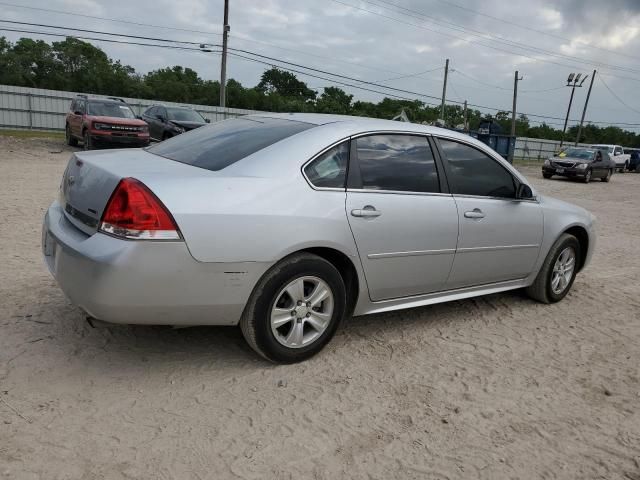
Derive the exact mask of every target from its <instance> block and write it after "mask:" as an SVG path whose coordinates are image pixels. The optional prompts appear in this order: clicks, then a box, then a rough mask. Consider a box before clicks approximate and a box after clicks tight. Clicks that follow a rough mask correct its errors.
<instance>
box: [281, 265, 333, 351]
mask: <svg viewBox="0 0 640 480" xmlns="http://www.w3.org/2000/svg"><path fill="white" fill-rule="evenodd" d="M333 307H334V298H333V293H332V291H331V288H330V287H329V285H328V284H327V283H326V282H325V281H324V280H322V279H320V278H318V277H313V276H306V277H299V278H296V279H295V280H293V281H292V282H290V283H289V284H287V285H286V286H285V287H284V288H283V289H282V290H280V292H279V293H278V295H277V296H276V299H275V302H274V303H273V307H272V309H271V320H270V321H271V332H272V333H273V335H274V337H275V338H276V340H277V341H278V343H280V344H281V345H284V346H285V347H288V348H301V347H306V346H308V345H310V344H312V343H313V342H315V341H316V340H317V339H318V338H320V336H321V335H322V334H323V333H324V331H325V330H326V329H327V327H328V326H329V324H330V323H331V318H332V316H333Z"/></svg>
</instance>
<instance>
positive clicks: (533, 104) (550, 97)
mask: <svg viewBox="0 0 640 480" xmlns="http://www.w3.org/2000/svg"><path fill="white" fill-rule="evenodd" d="M0 6H1V7H2V13H1V14H0V18H1V19H4V20H18V21H24V22H33V23H42V24H48V25H57V26H65V27H75V28H84V29H91V30H100V31H107V32H116V33H121V34H129V35H140V36H149V37H161V38H166V39H174V40H182V41H194V42H205V43H210V44H218V43H220V41H221V35H220V33H221V31H222V16H223V0H179V1H176V0H155V1H151V0H137V1H124V0H110V1H108V2H107V1H100V0H28V1H27V0H9V1H8V2H4V1H0ZM24 7H29V8H24ZM43 9H44V10H43ZM52 10H56V11H62V12H69V13H74V14H81V15H85V16H78V15H68V14H62V13H57V12H54V11H52ZM90 17H102V18H90ZM106 19H116V20H126V21H127V22H135V23H140V24H149V25H154V26H153V27H152V26H146V25H134V24H132V23H123V22H119V21H111V20H106ZM229 23H230V25H231V35H230V44H229V45H230V47H233V48H236V49H244V50H248V51H252V52H255V53H259V54H261V55H266V56H270V57H274V58H278V59H282V60H286V61H288V62H293V63H297V64H301V65H305V66H309V67H313V68H317V69H321V70H325V71H329V72H333V73H339V74H341V75H345V76H349V77H353V78H357V79H361V80H365V81H369V82H376V83H382V84H385V85H388V86H392V87H394V88H398V89H402V90H408V91H412V92H416V93H420V94H424V95H429V96H433V97H439V96H440V95H441V93H442V76H443V70H444V68H443V67H444V63H445V59H446V58H449V59H450V62H451V63H450V68H451V69H452V71H451V74H450V83H449V87H448V91H447V99H448V100H449V101H461V100H465V99H466V100H468V101H469V102H470V103H473V104H477V105H483V106H487V107H492V108H496V109H504V110H510V109H511V101H512V90H513V77H514V71H515V70H518V71H519V72H520V74H521V75H522V76H523V77H524V78H523V80H522V82H521V83H520V87H519V90H520V93H519V102H518V111H520V112H526V113H529V114H537V115H541V116H549V117H560V118H564V115H565V113H566V106H567V103H568V99H569V94H570V89H569V88H566V87H564V85H565V84H566V79H567V76H568V74H569V73H571V72H580V73H583V74H586V73H591V72H592V71H593V69H594V68H596V69H597V70H598V72H599V73H598V76H597V77H596V80H595V83H594V89H593V93H592V99H591V101H590V105H589V110H588V113H587V119H588V120H592V121H599V122H611V123H631V124H640V97H639V96H638V95H637V92H638V91H639V90H640V0H607V1H606V2H605V1H602V0H562V1H555V2H553V1H549V0H512V1H510V2H504V1H503V0H485V1H484V2H477V1H473V2H472V1H469V0H319V1H312V0H260V1H258V0H230V20H229ZM2 27H9V28H16V26H15V25H13V26H11V25H9V24H6V23H4V24H3V23H0V28H2ZM17 28H27V29H28V28H31V29H36V28H34V27H17ZM39 30H41V31H42V30H45V29H44V28H39ZM49 31H53V30H50V29H49ZM3 34H4V35H5V36H7V37H8V38H9V39H10V40H16V39H17V38H19V36H21V34H19V33H15V32H14V33H11V32H2V31H0V35H3ZM29 36H32V37H39V38H43V39H46V40H49V41H50V40H53V39H54V37H47V36H39V35H29ZM93 36H97V35H93ZM111 38H113V37H111ZM121 40H123V39H122V38H121ZM92 43H94V44H96V45H99V46H100V47H101V48H103V49H104V50H105V51H106V52H107V53H108V54H109V56H111V57H112V58H114V59H120V60H121V61H122V62H123V63H126V64H130V65H132V66H133V67H135V68H136V70H137V71H139V72H147V71H150V70H153V69H156V68H160V67H164V66H169V65H183V66H188V67H191V68H193V69H195V70H196V71H197V72H198V73H199V74H200V76H202V77H204V78H219V68H220V57H219V56H218V55H216V54H214V53H202V52H197V51H186V50H185V51H182V50H169V49H161V48H153V47H147V46H134V45H120V44H113V43H106V42H98V41H92ZM265 68H268V67H267V66H265V65H261V64H258V63H254V62H250V61H247V60H245V59H240V58H237V57H230V59H229V66H228V77H230V78H235V79H237V80H239V81H240V82H241V83H242V84H244V85H245V86H253V85H255V84H256V83H258V81H259V77H260V74H261V73H262V71H263V70H264V69H265ZM421 72H427V73H421ZM417 74H418V75H417ZM298 76H299V78H301V79H303V80H305V81H306V82H307V84H308V85H309V86H311V87H313V88H315V89H317V90H319V91H321V89H322V87H323V86H326V85H330V84H332V82H329V81H326V80H322V79H317V78H311V77H306V76H303V75H298ZM398 77H402V78H398ZM336 80H339V79H336ZM342 81H346V82H348V83H352V84H354V83H356V82H354V81H348V80H344V79H343V80H342ZM588 82H589V81H588V80H587V82H586V83H585V85H584V87H583V88H581V89H577V90H576V98H575V101H574V106H573V108H572V113H571V118H575V119H577V118H579V117H580V115H581V113H582V106H583V103H584V99H585V97H586V93H587V87H588ZM334 84H335V83H334ZM363 86H366V87H367V88H372V89H375V90H381V89H380V88H379V87H373V86H371V85H363ZM607 87H608V88H607ZM343 88H344V89H345V90H347V91H348V92H349V93H352V94H354V96H355V98H356V99H364V100H379V99H380V98H382V95H379V94H376V93H373V92H367V91H363V90H359V89H356V88H352V87H343ZM389 93H394V94H396V95H399V96H402V97H412V98H419V99H420V100H423V101H426V102H432V103H438V100H437V99H433V98H429V97H426V96H423V97H415V96H414V95H410V94H407V93H400V92H397V91H396V92H393V91H389ZM486 111H487V112H489V110H486ZM531 120H541V118H540V117H531ZM547 122H548V123H551V124H560V127H561V123H562V120H557V119H547ZM554 126H556V125H554ZM627 128H630V129H633V130H635V131H640V128H639V127H638V126H633V127H627Z"/></svg>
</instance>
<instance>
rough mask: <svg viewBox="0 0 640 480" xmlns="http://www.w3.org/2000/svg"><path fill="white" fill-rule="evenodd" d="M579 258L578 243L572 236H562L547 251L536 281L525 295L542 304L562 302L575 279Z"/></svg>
mask: <svg viewBox="0 0 640 480" xmlns="http://www.w3.org/2000/svg"><path fill="white" fill-rule="evenodd" d="M579 258H580V243H579V242H578V240H577V239H576V237H574V236H573V235H569V234H567V233H565V234H563V235H562V236H561V237H560V238H559V239H558V240H557V241H556V243H555V244H554V245H553V247H551V250H549V253H548V255H547V258H546V259H545V261H544V263H543V264H542V268H541V269H540V272H539V273H538V276H537V277H536V280H535V281H534V282H533V285H531V286H530V287H528V288H527V289H526V292H527V295H529V296H530V297H531V298H533V299H534V300H538V301H539V302H542V303H555V302H559V301H560V300H562V299H563V298H564V297H565V296H566V295H567V293H569V290H571V286H572V285H573V281H574V280H575V278H576V274H577V273H578V259H579Z"/></svg>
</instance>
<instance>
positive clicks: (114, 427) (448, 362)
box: [0, 137, 640, 480]
mask: <svg viewBox="0 0 640 480" xmlns="http://www.w3.org/2000/svg"><path fill="white" fill-rule="evenodd" d="M68 157H69V149H67V148H66V147H62V146H61V145H60V142H59V141H53V140H33V139H32V140H16V139H12V138H6V137H5V138H3V137H0V182H1V183H0V272H1V274H0V326H1V329H0V478H11V479H40V478H42V479H47V480H54V479H103V478H104V479H133V478H144V479H197V480H204V479H223V478H224V479H226V478H237V479H263V478H277V479H301V478H315V479H336V478H354V479H390V478H403V479H406V478H434V479H445V478H483V479H502V478H505V479H506V478H509V479H512V478H522V479H531V478H545V479H553V478H567V479H575V478H580V479H586V478H606V479H616V478H626V479H631V480H640V254H639V253H640V204H639V202H640V175H635V174H625V175H615V176H614V177H613V179H612V181H611V183H610V184H604V183H600V182H594V183H592V184H590V185H583V184H579V183H574V182H568V181H564V180H550V181H546V180H542V179H541V178H540V175H539V171H538V170H537V169H533V168H527V169H526V173H527V174H528V175H529V177H530V178H532V179H533V181H534V183H535V184H536V185H537V186H538V187H539V188H540V190H541V191H542V192H544V193H548V194H552V195H555V196H557V197H560V198H562V199H566V200H569V201H572V202H575V203H577V204H579V205H582V206H584V207H586V208H588V209H590V210H591V211H592V212H594V213H595V214H596V215H597V216H598V218H599V225H598V230H599V245H598V250H597V252H596V255H595V257H594V259H593V263H592V265H591V266H590V267H589V268H588V269H587V270H586V271H585V272H583V273H582V274H581V275H579V276H578V278H577V281H576V283H575V285H574V288H573V290H572V292H571V293H570V295H569V296H568V297H567V298H566V299H565V300H564V301H563V302H561V303H559V304H557V305H552V306H545V305H539V304H536V303H534V302H532V301H530V300H528V299H527V298H525V297H524V296H523V295H522V294H520V293H519V292H512V293H507V294H499V295H492V296H489V297H485V298H478V299H473V300H467V301H460V302H455V303H449V304H444V305H438V306H433V307H428V308H420V309H416V310H412V311H403V312H396V313H392V314H384V315H377V316H371V317H362V318H357V319H353V320H351V321H349V322H348V324H347V325H346V326H345V327H344V328H343V329H342V330H341V331H340V332H339V333H338V335H337V336H336V338H335V339H334V340H333V341H332V342H331V344H330V345H329V346H328V348H326V349H325V350H324V351H323V352H322V353H321V354H320V355H318V356H317V357H315V358H314V359H312V360H310V361H308V362H306V363H303V364H300V365H291V366H274V365H271V364H268V363H266V362H264V361H262V360H260V359H258V358H257V357H256V355H254V354H253V352H252V351H251V350H250V349H249V348H248V347H247V346H246V345H245V343H244V340H243V338H242V336H241V334H240V331H239V330H238V329H236V328H194V329H185V330H171V329H167V328H160V327H127V326H123V327H113V328H108V329H92V328H90V327H89V326H88V325H87V324H86V323H85V322H84V319H83V316H82V314H81V313H80V312H79V311H78V310H77V309H76V308H74V307H73V306H72V305H70V304H69V302H68V301H67V300H66V299H65V297H64V296H63V294H62V293H61V291H60V290H59V289H58V288H57V286H56V284H55V282H54V281H53V279H52V278H51V277H50V276H49V274H48V272H47V271H46V268H45V266H44V264H43V261H42V259H41V256H40V222H41V220H42V216H43V214H44V211H45V209H46V207H47V206H48V205H49V203H50V202H51V200H52V199H53V198H54V197H55V195H56V190H57V187H58V184H59V179H60V176H61V174H62V171H63V169H64V166H65V164H66V161H67V159H68ZM3 475H4V477H2V476H3Z"/></svg>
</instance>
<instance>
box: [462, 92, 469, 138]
mask: <svg viewBox="0 0 640 480" xmlns="http://www.w3.org/2000/svg"><path fill="white" fill-rule="evenodd" d="M463 118H464V121H463V125H464V131H465V133H467V132H469V120H468V118H467V101H466V100H465V101H464V113H463Z"/></svg>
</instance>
